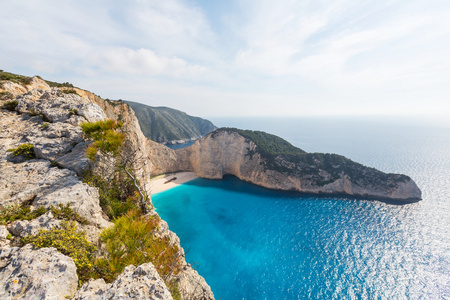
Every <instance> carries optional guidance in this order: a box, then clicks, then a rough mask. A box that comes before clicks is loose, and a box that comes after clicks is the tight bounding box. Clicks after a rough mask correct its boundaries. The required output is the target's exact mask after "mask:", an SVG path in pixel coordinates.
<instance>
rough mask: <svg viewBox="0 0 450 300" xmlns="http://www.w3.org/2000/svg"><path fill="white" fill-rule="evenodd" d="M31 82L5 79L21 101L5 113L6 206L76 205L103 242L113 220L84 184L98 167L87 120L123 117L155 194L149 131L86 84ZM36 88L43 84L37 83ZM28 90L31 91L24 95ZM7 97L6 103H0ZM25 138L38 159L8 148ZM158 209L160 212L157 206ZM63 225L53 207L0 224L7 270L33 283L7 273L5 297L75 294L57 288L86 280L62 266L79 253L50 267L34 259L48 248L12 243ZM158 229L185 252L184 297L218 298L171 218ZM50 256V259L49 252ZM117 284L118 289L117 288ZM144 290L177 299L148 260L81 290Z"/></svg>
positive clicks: (2, 267) (85, 294)
mask: <svg viewBox="0 0 450 300" xmlns="http://www.w3.org/2000/svg"><path fill="white" fill-rule="evenodd" d="M30 80H31V83H30V84H28V85H21V84H17V85H18V86H16V83H14V82H10V81H2V82H1V84H2V87H3V89H2V91H10V93H11V94H13V98H14V100H15V101H16V103H15V104H14V106H12V107H9V108H8V110H7V109H3V108H2V109H1V111H0V114H1V118H0V128H1V134H0V167H1V169H2V172H1V173H0V187H1V189H0V211H1V210H2V209H4V207H9V206H10V205H12V204H18V205H25V204H26V205H27V206H30V205H31V206H30V207H31V210H33V209H38V208H40V207H45V208H47V209H48V208H49V207H50V205H59V204H67V203H69V204H70V205H71V208H72V209H73V210H74V211H75V212H77V213H78V214H80V215H81V216H82V217H84V218H86V219H87V221H88V222H90V224H89V225H83V224H79V225H78V226H79V228H81V229H83V230H85V231H86V233H87V238H88V239H89V241H91V242H95V243H97V241H98V240H99V233H100V231H101V230H102V229H104V228H106V227H108V226H111V225H112V223H110V222H108V221H107V220H106V219H105V218H104V214H103V213H102V210H101V208H100V205H99V204H100V203H99V192H98V189H97V188H95V187H93V186H90V185H88V184H86V183H83V182H82V180H81V178H80V177H79V175H80V174H81V173H83V171H85V170H86V169H88V168H90V162H89V160H88V159H87V158H86V157H85V153H84V151H85V149H86V147H87V145H88V144H89V141H87V140H85V139H84V136H83V133H82V131H81V129H80V127H79V124H80V123H83V122H86V121H90V122H92V121H97V120H104V119H106V118H111V119H114V120H121V121H123V123H124V129H125V131H126V135H127V139H128V140H129V141H130V142H131V143H132V149H133V152H135V153H136V157H137V159H138V160H137V161H138V163H139V165H138V167H137V168H136V174H137V175H138V177H139V180H140V182H141V184H142V185H143V186H145V187H146V190H147V192H149V191H150V190H149V189H147V184H146V183H148V181H149V179H150V175H151V172H150V171H151V166H152V164H151V163H150V162H149V160H148V156H147V153H149V150H148V149H147V139H146V138H145V137H144V135H143V134H142V132H141V130H140V127H139V123H138V121H137V119H136V117H135V115H134V113H133V111H132V110H131V109H130V108H129V107H128V105H126V104H125V103H123V102H122V103H121V102H111V103H110V102H108V101H105V100H103V99H101V98H100V97H98V96H96V95H94V94H92V93H90V92H87V91H84V90H81V89H75V91H76V92H77V93H72V92H70V93H64V92H63V91H62V90H65V88H63V89H62V90H61V89H58V88H50V87H49V86H48V85H47V84H46V83H45V81H43V80H41V79H39V78H36V77H35V78H33V79H30ZM35 86H40V87H42V88H43V89H38V88H34V87H35ZM22 88H23V89H22ZM22 92H24V93H23V94H21V93H22ZM16 96H17V97H16ZM7 101H8V100H0V106H1V105H3V104H5V103H7ZM11 110H12V111H11ZM24 143H29V144H32V145H34V150H32V152H33V155H35V156H36V158H33V159H30V160H24V159H23V157H21V156H18V157H15V156H13V155H12V154H11V152H7V150H8V149H12V148H16V147H18V146H19V145H22V144H24ZM151 214H156V212H154V211H152V212H151ZM60 224H61V220H59V219H57V218H56V217H55V216H54V215H53V214H52V212H51V211H49V210H48V211H47V212H46V213H45V214H44V215H41V216H39V217H36V218H34V219H30V220H18V221H14V222H12V223H11V222H8V223H7V224H6V226H3V225H2V226H0V258H1V260H0V261H1V262H0V274H10V273H14V274H15V275H16V276H19V277H21V278H25V277H27V278H28V279H27V280H25V281H19V283H18V284H17V285H11V282H9V279H8V278H9V277H8V278H6V277H2V276H0V281H1V283H3V284H1V286H2V288H1V289H0V297H6V298H8V297H13V298H17V299H20V298H21V297H22V298H27V297H28V298H29V297H33V295H36V294H42V295H44V294H46V295H49V296H48V297H50V298H52V299H65V297H66V296H68V297H71V296H73V293H75V291H76V290H74V289H73V288H71V289H70V292H67V294H64V295H62V294H61V293H66V291H65V290H63V289H58V288H57V287H58V286H59V285H61V284H66V285H67V284H70V285H71V286H75V287H76V286H77V284H78V282H77V280H78V279H77V275H76V274H75V273H74V270H73V268H72V269H70V270H69V269H67V272H69V271H70V272H71V273H70V274H65V273H64V272H63V271H64V270H58V266H59V262H58V260H61V262H62V261H63V260H64V261H67V262H69V263H70V264H73V260H72V258H70V257H67V256H65V255H61V258H59V256H58V258H55V259H54V260H52V261H51V263H48V264H45V263H44V262H42V263H41V262H39V261H38V260H36V259H33V257H35V256H36V257H40V256H42V253H43V252H42V251H40V250H33V249H31V248H30V249H28V248H26V251H22V250H21V249H19V248H17V247H13V248H11V247H10V246H11V245H15V244H18V243H17V241H18V240H19V239H20V238H21V237H25V236H28V235H30V234H36V233H37V232H38V230H39V229H52V228H58V227H59V226H60ZM156 234H157V235H159V236H161V237H166V238H168V239H169V240H170V242H171V243H172V244H174V245H176V246H177V247H178V248H179V249H181V253H180V254H181V263H182V269H181V271H180V273H178V274H177V279H178V286H179V291H180V294H181V298H182V299H214V296H213V294H212V292H211V289H210V288H209V286H208V285H207V283H206V282H205V280H204V279H203V278H202V277H201V276H200V275H199V274H198V273H197V272H196V271H195V270H194V269H193V268H192V267H191V266H190V265H189V264H187V263H186V261H185V260H184V252H183V250H182V248H181V246H180V241H179V239H178V237H177V236H176V235H175V234H174V233H173V232H171V231H170V230H169V228H168V226H167V223H165V222H164V221H161V222H160V224H159V227H158V232H157V233H156ZM11 235H12V237H10V236H11ZM10 239H11V241H12V242H11V241H10ZM24 248H25V247H24ZM52 251H53V250H52ZM22 252H23V253H25V252H26V254H23V253H22ZM50 252H51V251H50ZM50 252H48V253H50ZM16 253H20V255H21V257H22V256H23V257H24V259H23V260H22V261H21V262H20V264H19V265H18V264H17V259H15V256H14V255H16ZM45 253H47V252H45ZM27 257H28V258H29V259H27ZM45 257H46V259H47V256H45ZM49 260H51V257H50V258H49ZM60 265H62V263H61V264H60ZM150 265H151V264H150ZM30 270H31V271H30ZM59 271H61V272H63V273H64V274H61V275H57V276H56V275H55V276H53V277H52V276H50V277H48V276H47V277H45V276H41V275H40V273H46V274H47V273H48V274H52V272H54V274H59V273H58V272H59ZM5 272H6V273H5ZM8 276H9V275H8ZM63 276H67V277H68V278H70V282H62V281H61V280H62V279H61V278H64V277H63ZM11 278H12V277H11ZM13 279H14V278H13ZM125 279H126V280H125ZM5 280H6V281H5ZM112 288H114V291H113V292H112V290H111V289H112ZM36 289H38V290H36ZM59 290H60V291H59ZM138 290H139V292H140V293H143V294H142V295H143V296H142V297H141V298H142V299H144V298H145V295H147V296H148V293H149V292H156V293H157V294H158V293H161V295H164V297H160V298H161V299H171V296H170V295H167V288H166V287H165V284H164V282H163V281H162V280H161V279H160V278H159V276H158V274H155V270H154V268H153V267H152V266H149V265H148V264H146V265H142V266H141V267H138V268H134V267H133V268H127V269H126V270H125V271H124V273H123V274H122V275H121V276H119V278H118V279H117V280H116V281H115V282H113V283H112V284H110V285H106V284H105V282H101V281H95V282H89V283H88V284H87V286H84V288H83V289H82V290H80V291H79V292H78V293H77V295H76V297H77V298H76V299H91V296H92V295H93V294H95V295H101V294H103V293H106V294H107V295H109V296H111V297H113V296H117V295H119V294H120V295H122V296H127V295H128V296H130V295H132V294H133V293H134V294H135V295H137V294H136V293H137V292H138ZM144 290H145V291H144ZM27 291H28V292H27ZM30 291H31V292H30ZM33 291H35V292H33ZM133 291H136V293H135V292H133ZM33 293H34V294H33ZM90 293H91V294H90ZM130 293H131V294H130ZM20 295H22V296H20ZM155 295H156V294H155ZM161 295H159V296H161ZM109 296H108V297H109ZM156 296H158V295H156ZM156 296H155V297H156Z"/></svg>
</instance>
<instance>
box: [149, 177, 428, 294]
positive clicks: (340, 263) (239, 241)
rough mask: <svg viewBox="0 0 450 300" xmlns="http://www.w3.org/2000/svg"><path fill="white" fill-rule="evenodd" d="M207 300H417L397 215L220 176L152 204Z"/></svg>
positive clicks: (410, 246)
mask: <svg viewBox="0 0 450 300" xmlns="http://www.w3.org/2000/svg"><path fill="white" fill-rule="evenodd" d="M152 199H153V203H154V205H155V207H156V209H157V212H158V214H159V215H160V216H161V217H162V218H163V219H164V220H165V221H167V222H168V224H169V228H170V229H171V230H172V231H174V232H175V233H176V234H177V235H178V236H179V237H180V239H181V245H182V247H183V248H184V249H185V251H186V252H187V254H186V260H187V262H188V263H191V264H192V265H193V266H194V267H195V268H196V269H197V270H198V272H199V273H200V275H202V276H203V277H204V278H205V279H206V281H207V283H208V284H209V285H210V286H211V288H212V291H213V292H214V295H215V297H216V299H302V298H313V299H318V298H352V297H358V298H359V297H369V296H370V298H380V297H381V298H396V297H398V296H401V297H403V296H406V297H407V298H411V297H413V298H414V297H416V296H424V295H425V294H426V291H424V290H423V289H422V288H421V286H420V285H417V284H416V282H415V278H416V277H417V276H418V272H419V273H420V270H421V269H420V266H419V265H418V264H417V261H416V260H415V259H414V257H415V256H417V255H419V256H420V259H421V260H424V259H427V257H426V256H427V255H426V253H423V254H422V253H420V252H419V250H420V249H418V247H420V245H418V244H417V243H411V241H410V236H409V234H408V224H403V223H404V222H403V221H402V216H403V217H405V215H404V214H403V213H402V211H403V210H404V207H402V206H398V205H389V204H386V203H382V202H378V201H367V200H357V199H350V198H331V197H330V198H328V197H327V198H324V197H315V196H308V195H301V194H298V193H289V192H279V191H272V190H267V189H264V188H260V187H257V186H255V185H251V184H248V183H245V182H242V181H240V180H238V179H237V178H235V177H231V176H226V177H225V178H224V179H223V180H221V181H215V180H207V179H201V178H198V179H196V180H193V181H190V182H188V183H186V184H183V185H181V186H179V187H176V188H173V189H171V190H168V191H166V192H162V193H159V194H155V195H153V196H152Z"/></svg>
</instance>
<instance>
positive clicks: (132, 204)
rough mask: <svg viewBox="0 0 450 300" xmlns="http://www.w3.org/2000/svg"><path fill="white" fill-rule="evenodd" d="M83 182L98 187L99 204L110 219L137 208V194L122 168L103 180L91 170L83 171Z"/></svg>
mask: <svg viewBox="0 0 450 300" xmlns="http://www.w3.org/2000/svg"><path fill="white" fill-rule="evenodd" d="M82 177H83V182H84V183H87V184H89V185H90V186H94V187H97V188H98V192H99V199H100V206H101V208H102V210H103V212H104V213H105V214H106V215H107V216H108V217H109V218H110V219H112V220H114V219H116V218H118V217H120V216H122V215H123V214H125V213H127V212H128V211H129V210H132V209H137V208H138V206H139V205H138V199H139V194H136V188H135V187H134V185H133V182H132V181H131V179H130V178H129V177H128V176H127V175H126V174H125V172H124V171H123V170H117V172H116V173H115V176H114V178H113V179H112V180H104V179H103V178H102V177H101V176H99V175H98V174H95V173H94V172H93V171H92V170H89V171H87V172H85V173H84V174H83V175H82Z"/></svg>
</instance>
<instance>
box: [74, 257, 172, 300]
mask: <svg viewBox="0 0 450 300" xmlns="http://www.w3.org/2000/svg"><path fill="white" fill-rule="evenodd" d="M84 299H86V300H87V299H96V300H97V299H98V300H100V299H102V300H106V299H108V300H109V299H111V300H112V299H142V300H143V299H155V300H156V299H158V300H169V299H172V296H171V295H170V292H169V290H168V289H167V287H166V285H165V284H164V281H163V280H162V279H161V278H160V277H159V275H158V272H157V271H156V269H155V267H154V266H153V265H152V264H151V263H146V264H142V265H140V266H139V267H137V268H136V267H134V266H132V265H130V266H128V267H126V268H125V270H124V271H123V272H122V274H120V275H119V277H118V278H117V279H116V280H115V281H114V282H113V283H111V284H106V283H105V281H104V280H103V279H97V280H91V281H89V282H88V283H85V284H84V285H83V286H82V287H81V289H80V290H79V291H78V292H77V293H76V295H75V297H74V298H73V300H84Z"/></svg>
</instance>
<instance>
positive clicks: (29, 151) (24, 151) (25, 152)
mask: <svg viewBox="0 0 450 300" xmlns="http://www.w3.org/2000/svg"><path fill="white" fill-rule="evenodd" d="M7 151H9V152H12V155H13V156H19V155H22V156H23V157H25V159H33V158H36V155H35V153H34V146H33V145H32V144H22V145H20V146H18V147H17V148H16V149H8V150H7Z"/></svg>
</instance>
